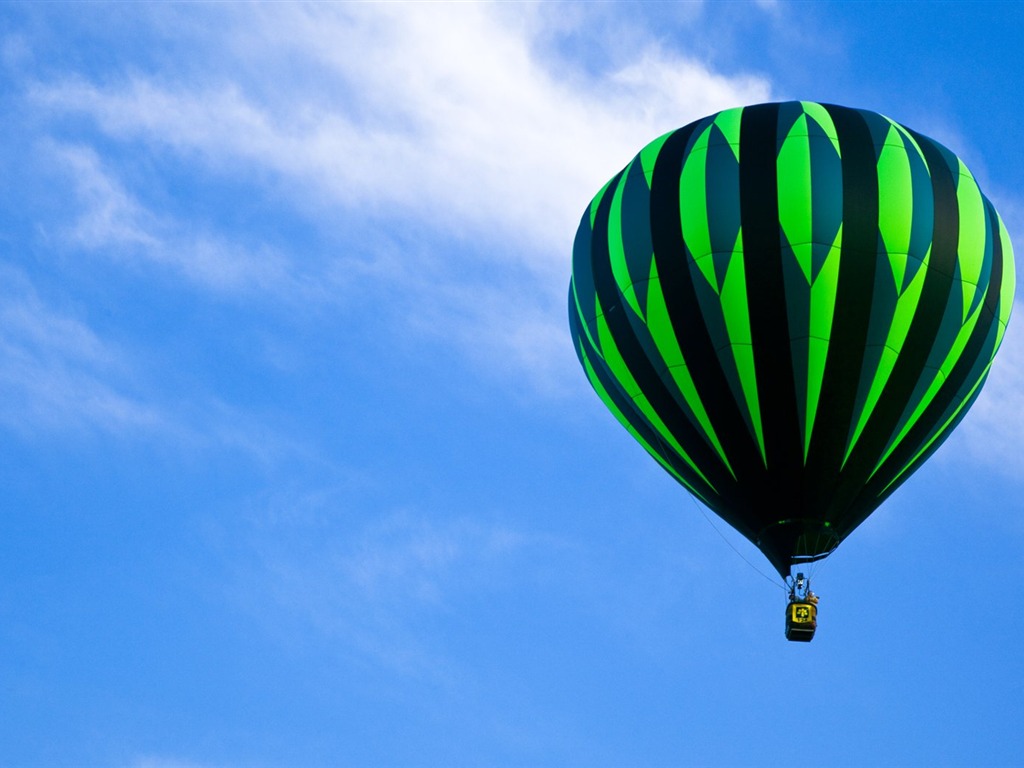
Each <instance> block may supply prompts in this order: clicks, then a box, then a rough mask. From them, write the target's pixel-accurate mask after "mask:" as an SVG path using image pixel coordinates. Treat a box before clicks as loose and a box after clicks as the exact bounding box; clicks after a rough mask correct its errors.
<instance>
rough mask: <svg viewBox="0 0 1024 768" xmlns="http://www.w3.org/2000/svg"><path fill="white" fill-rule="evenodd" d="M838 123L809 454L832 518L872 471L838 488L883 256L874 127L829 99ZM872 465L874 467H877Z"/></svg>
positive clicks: (820, 506) (814, 495)
mask: <svg viewBox="0 0 1024 768" xmlns="http://www.w3.org/2000/svg"><path fill="white" fill-rule="evenodd" d="M824 107H825V109H826V110H827V111H828V113H829V116H830V117H831V118H832V122H833V124H834V125H835V128H836V134H837V137H838V139H839V152H840V155H841V163H842V176H843V182H842V184H843V239H842V243H841V250H840V255H839V258H840V261H839V280H838V284H837V291H836V303H835V311H834V314H833V318H832V331H831V334H830V337H829V346H828V353H827V355H826V357H825V371H824V375H823V378H822V385H821V392H820V395H819V398H818V411H817V413H818V416H817V418H816V419H815V422H814V430H813V432H812V433H811V443H810V448H809V451H808V457H807V476H808V478H813V486H812V487H810V488H808V505H809V507H810V508H811V509H813V510H815V511H816V512H818V511H821V510H827V512H826V514H824V515H822V517H823V518H824V519H826V520H828V519H832V517H833V514H834V512H833V510H837V509H838V510H844V509H845V508H846V506H848V505H849V503H850V502H851V500H852V499H853V497H854V496H855V495H856V494H857V492H859V490H860V486H861V485H862V484H863V482H864V480H865V479H867V472H870V470H867V472H864V473H863V474H860V475H857V473H856V472H855V471H852V468H850V467H848V468H847V470H846V474H849V475H852V476H853V483H852V484H851V486H850V487H849V488H848V489H846V491H845V492H844V493H839V488H838V483H837V481H838V479H839V476H840V467H841V466H842V461H843V456H844V455H845V453H846V442H847V438H848V436H849V432H850V425H851V423H852V422H853V419H854V407H855V405H856V399H857V386H858V383H859V382H860V377H861V367H862V365H863V362H864V347H865V345H866V343H867V337H868V326H869V323H870V320H871V296H872V295H873V293H874V284H875V267H876V261H877V259H878V239H877V238H878V172H877V168H876V164H875V150H874V144H873V142H872V139H871V131H870V129H869V128H868V125H867V122H866V121H865V119H864V117H863V116H862V115H861V114H860V112H858V111H857V110H854V109H849V108H847V107H840V106H836V105H833V104H825V105H824ZM872 468H873V467H872ZM839 530H840V535H844V532H843V531H842V529H839Z"/></svg>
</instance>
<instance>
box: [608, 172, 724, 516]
mask: <svg viewBox="0 0 1024 768" xmlns="http://www.w3.org/2000/svg"><path fill="white" fill-rule="evenodd" d="M621 176H622V173H621V172H620V173H619V174H618V175H617V176H616V177H615V178H614V180H613V181H612V185H613V186H612V188H610V189H609V192H611V189H613V188H614V185H617V184H618V182H619V179H620V178H621ZM613 198H614V195H613V194H607V195H605V197H604V199H603V200H602V201H601V203H600V205H599V206H598V209H597V216H596V217H595V220H594V235H595V236H594V237H593V239H592V241H591V249H592V250H591V265H592V269H593V274H594V287H595V289H596V291H597V296H598V299H599V300H600V302H601V306H602V308H603V309H604V318H605V321H606V322H607V323H608V328H609V331H610V332H611V335H612V338H613V339H614V340H615V344H616V346H617V348H618V350H619V354H620V355H621V356H622V359H623V362H624V363H625V366H626V368H628V369H629V372H630V373H631V374H632V376H633V378H634V379H635V380H636V383H637V385H638V386H639V388H640V391H641V392H642V393H643V394H644V395H645V396H646V397H647V400H648V402H649V403H650V405H651V407H652V408H653V409H654V412H655V413H657V414H658V416H659V417H660V418H661V420H662V421H663V422H664V423H665V426H666V427H667V428H668V429H669V431H670V432H671V433H672V435H673V436H674V437H675V439H676V440H677V441H678V442H679V444H680V445H682V446H683V447H684V449H685V450H686V452H687V453H688V454H689V456H690V458H691V459H692V460H693V463H694V464H696V465H697V466H698V467H700V469H701V471H702V472H703V473H704V475H705V477H707V479H708V480H709V481H710V482H711V484H712V485H713V486H714V487H715V488H716V489H717V490H718V491H719V493H721V491H722V489H723V488H724V487H726V486H727V485H728V484H731V483H732V477H731V476H730V475H729V471H728V469H726V467H725V465H724V464H722V460H721V459H720V458H719V457H718V454H717V453H716V452H715V451H714V449H713V448H711V446H709V445H708V444H707V443H706V442H705V440H704V438H703V436H702V435H701V433H699V432H698V431H697V429H696V428H695V427H694V426H693V425H692V424H691V423H690V421H689V420H688V419H687V418H686V416H685V415H684V413H683V411H682V409H681V408H680V407H679V404H678V403H677V402H676V400H675V397H673V395H672V393H671V392H670V391H669V390H668V388H667V387H666V386H665V383H664V382H663V381H662V379H661V376H660V375H659V374H658V371H657V369H656V368H655V367H654V364H653V363H652V362H651V360H650V359H649V358H648V357H647V354H646V353H645V351H644V348H643V345H642V344H641V342H640V340H639V339H638V338H637V336H636V332H635V331H634V329H633V326H632V325H631V323H630V321H629V317H628V316H627V315H626V313H627V312H629V311H631V310H630V309H629V308H628V307H627V306H626V305H625V303H624V302H623V300H622V298H621V296H620V294H619V289H618V285H617V284H616V282H615V276H614V273H613V272H612V265H611V255H610V251H609V248H608V219H609V215H610V211H611V205H612V199H613ZM701 484H702V485H703V483H701ZM710 495H711V494H710V493H709V496H710Z"/></svg>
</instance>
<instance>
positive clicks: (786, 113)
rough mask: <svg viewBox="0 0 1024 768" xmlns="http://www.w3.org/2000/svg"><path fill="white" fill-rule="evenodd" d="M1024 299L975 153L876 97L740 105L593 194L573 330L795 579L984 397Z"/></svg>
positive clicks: (657, 442) (578, 248) (640, 434)
mask: <svg viewBox="0 0 1024 768" xmlns="http://www.w3.org/2000/svg"><path fill="white" fill-rule="evenodd" d="M1013 290H1014V269H1013V256H1012V250H1011V245H1010V241H1009V238H1008V236H1007V233H1006V229H1005V227H1004V226H1003V223H1002V221H1001V220H1000V218H999V215H998V214H997V213H996V210H995V208H994V207H993V206H992V204H991V203H990V202H989V200H988V199H987V198H986V197H985V196H984V195H983V194H982V193H981V190H980V189H979V188H978V185H977V183H976V182H975V180H974V177H973V176H972V175H971V173H970V171H969V170H968V169H967V167H966V166H965V165H964V164H963V162H962V161H961V160H960V159H959V158H958V157H957V156H956V155H954V154H953V153H952V152H951V151H949V150H948V149H946V148H945V147H944V146H942V145H941V144H939V143H938V142H936V141H934V140H932V139H929V138H927V137H925V136H922V135H921V134H918V133H916V132H915V131H913V130H911V129H909V128H906V127H904V126H902V125H900V124H898V123H895V122H893V121H892V120H890V119H889V118H887V117H884V116H882V115H879V114H876V113H874V112H870V111H867V110H861V109H850V108H847V107H841V106H836V105H830V104H817V103H813V102H786V103H778V104H760V105H756V106H751V107H743V108H738V109H730V110H726V111H723V112H719V113H717V114H715V115H711V116H709V117H706V118H704V119H702V120H698V121H696V122H694V123H691V124H690V125H687V126H685V127H683V128H679V129H678V130H675V131H672V132H670V133H668V134H666V135H664V136H662V137H660V138H658V139H656V140H655V141H653V142H651V143H650V144H648V145H647V146H646V147H645V148H644V149H642V150H641V151H640V153H639V154H637V155H636V157H635V158H633V160H632V161H631V162H630V163H629V164H628V165H627V166H626V167H625V168H624V169H623V170H622V171H621V172H619V173H618V174H616V175H615V176H614V177H613V178H612V179H611V181H609V182H608V184H607V185H605V187H604V188H603V189H602V190H601V191H600V192H599V193H598V194H597V196H596V197H594V199H593V201H592V202H591V204H590V206H589V208H588V209H587V210H586V211H585V212H584V214H583V218H582V220H581V222H580V227H579V230H578V232H577V235H576V240H575V244H574V248H573V266H572V281H571V283H570V290H569V322H570V327H571V331H572V337H573V341H574V343H575V346H576V352H577V355H578V356H579V359H580V363H581V365H582V366H583V369H584V371H585V372H586V374H587V377H588V378H589V380H590V383H591V384H592V385H593V387H594V389H595V391H596V392H597V394H598V395H599V396H600V397H601V399H602V400H603V401H604V403H605V404H606V405H607V407H608V408H609V410H610V411H611V412H612V413H613V414H614V415H615V416H616V418H617V419H618V420H619V421H620V422H621V423H622V424H623V426H624V427H625V428H626V429H627V430H629V432H630V433H631V434H632V435H633V436H634V437H635V438H636V440H637V441H638V442H639V443H640V444H641V445H642V446H643V447H644V448H645V449H646V450H647V451H648V452H649V453H650V454H651V455H652V456H653V457H654V458H655V459H656V460H657V461H658V462H659V463H660V464H661V465H662V466H663V467H664V468H665V469H666V470H667V471H668V472H669V473H670V474H671V475H672V476H673V477H675V478H676V479H677V480H678V481H679V482H680V483H681V484H682V485H683V486H685V487H686V488H687V489H688V490H689V491H690V492H691V493H693V494H694V495H695V496H696V497H697V498H698V499H700V500H701V501H702V502H704V503H705V504H706V505H707V506H708V507H710V508H711V509H712V510H713V511H714V512H716V513H717V514H718V515H719V516H721V517H722V518H723V519H724V520H726V521H727V522H728V523H729V524H730V525H732V526H733V527H734V528H736V529H737V530H738V531H739V532H740V533H742V534H743V535H744V536H746V537H747V538H748V539H750V540H751V541H752V542H753V543H754V544H755V545H756V546H757V547H758V548H759V549H760V550H761V551H762V552H763V553H764V554H765V556H766V557H767V558H768V559H769V561H771V563H772V565H773V566H774V567H775V568H776V569H777V570H778V572H779V573H780V574H781V575H783V576H786V575H788V574H789V570H790V567H791V566H792V565H794V564H799V563H801V562H805V561H813V560H816V559H820V558H822V557H824V556H826V555H827V554H828V553H829V552H831V551H832V550H834V549H835V547H836V546H838V544H839V543H840V542H841V541H842V540H843V539H844V538H845V537H846V536H847V535H848V534H849V533H850V532H851V531H853V529H854V528H856V527H857V526H858V525H859V524H860V523H861V522H863V520H864V519H865V518H866V517H867V516H868V515H869V514H870V513H871V512H872V510H874V509H875V508H876V507H877V506H878V505H879V504H881V503H882V501H884V500H885V498H886V497H887V496H888V495H889V494H890V493H892V492H893V491H894V490H895V489H896V488H897V487H898V486H899V485H900V484H901V483H903V482H904V481H905V480H906V479H907V478H908V477H909V476H910V474H911V473H912V472H913V471H914V470H915V469H916V468H917V467H918V466H920V465H921V463H922V462H923V461H925V460H926V459H927V458H928V457H929V456H930V455H931V454H932V452H934V451H935V449H936V448H938V446H939V445H940V444H941V443H942V441H943V440H944V439H945V438H946V437H947V436H948V435H949V434H950V432H951V430H952V429H953V428H954V427H955V426H956V425H957V424H958V423H959V421H960V420H961V419H962V418H963V417H964V415H965V414H966V412H967V410H968V408H970V406H971V404H972V403H973V402H974V400H975V398H976V397H977V396H978V393H979V392H980V390H981V386H982V384H983V382H984V380H985V377H986V375H987V373H988V370H989V366H990V365H991V362H992V359H993V356H994V355H995V353H996V350H997V349H998V348H999V344H1000V342H1001V340H1002V337H1003V333H1004V331H1005V329H1006V324H1007V321H1008V319H1009V313H1010V307H1011V304H1012V299H1013Z"/></svg>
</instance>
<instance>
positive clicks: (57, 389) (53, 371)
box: [0, 266, 167, 433]
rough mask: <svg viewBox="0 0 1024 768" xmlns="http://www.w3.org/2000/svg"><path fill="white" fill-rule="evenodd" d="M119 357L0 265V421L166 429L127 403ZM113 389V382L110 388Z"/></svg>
mask: <svg viewBox="0 0 1024 768" xmlns="http://www.w3.org/2000/svg"><path fill="white" fill-rule="evenodd" d="M128 379H130V372H129V370H128V367H127V364H126V362H125V359H124V355H123V354H122V353H120V352H119V351H118V350H116V349H114V348H112V347H111V346H110V345H109V344H106V343H105V342H103V341H102V340H101V339H100V338H99V337H98V336H97V335H96V334H95V333H94V332H93V331H92V330H91V329H90V328H89V327H88V326H87V325H86V324H84V323H83V322H81V321H80V320H78V319H76V318H75V317H73V316H72V315H70V314H67V313H64V312H61V311H59V310H56V309H54V308H53V307H50V306H47V305H46V304H45V303H44V302H43V301H42V300H41V299H40V298H39V296H38V294H37V292H36V291H35V289H34V287H33V286H32V284H31V282H30V281H29V280H28V278H26V277H25V275H24V274H22V273H21V272H19V271H18V270H16V269H14V268H11V267H7V266H0V420H2V421H3V423H4V424H6V425H7V426H8V427H11V428H14V429H16V430H19V431H25V432H32V431H34V430H37V429H39V428H44V429H46V428H55V427H60V428H61V429H67V428H69V427H71V428H97V429H100V430H104V431H114V432H123V431H125V430H128V431H131V432H136V433H137V432H139V431H149V430H153V429H159V428H165V427H166V426H167V424H166V422H165V419H164V416H163V414H162V413H161V412H160V410H159V409H157V408H155V407H153V406H152V405H151V404H149V403H147V402H146V401H145V400H144V399H140V398H138V397H136V396H133V395H132V394H131V392H130V385H129V384H128V383H127V381H126V380H128ZM115 382H120V385H118V384H117V383H115Z"/></svg>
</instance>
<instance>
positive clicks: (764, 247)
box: [740, 104, 805, 524]
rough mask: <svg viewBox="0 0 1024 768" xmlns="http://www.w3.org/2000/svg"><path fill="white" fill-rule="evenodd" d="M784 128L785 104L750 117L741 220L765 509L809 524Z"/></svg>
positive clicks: (745, 123)
mask: <svg viewBox="0 0 1024 768" xmlns="http://www.w3.org/2000/svg"><path fill="white" fill-rule="evenodd" d="M778 121H779V105H778V104H759V105H757V106H754V107H748V108H746V109H744V110H743V117H742V121H741V123H740V220H741V224H742V227H743V263H744V270H745V273H746V281H747V304H748V307H749V311H750V330H751V339H752V341H753V352H754V370H755V371H756V375H757V397H758V402H759V405H760V411H761V425H762V430H763V435H764V444H765V456H766V459H767V464H768V482H769V486H768V488H766V489H765V491H766V492H767V493H768V494H769V496H768V498H767V499H765V501H766V502H768V501H769V499H770V501H771V502H773V503H775V504H782V505H784V507H785V508H786V514H787V515H789V516H793V517H802V516H803V514H804V512H805V510H804V508H803V507H804V498H803V497H804V493H803V486H804V481H803V441H802V439H801V435H800V428H799V427H800V416H799V413H798V411H797V395H796V386H795V383H794V381H793V364H792V350H791V348H790V347H791V341H790V333H789V320H788V317H787V312H786V298H785V297H786V284H785V278H784V273H783V264H782V244H781V241H780V229H779V187H778V166H777V163H776V155H777V154H778V152H777V149H776V139H777V137H776V134H777V132H778ZM766 506H768V505H766ZM765 514H766V515H767V516H768V517H770V518H773V519H775V518H777V516H778V510H777V509H766V510H765ZM768 522H771V521H770V520H769V521H768ZM766 524H767V523H766Z"/></svg>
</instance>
